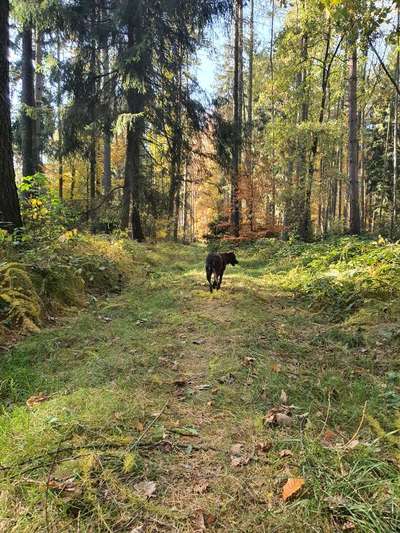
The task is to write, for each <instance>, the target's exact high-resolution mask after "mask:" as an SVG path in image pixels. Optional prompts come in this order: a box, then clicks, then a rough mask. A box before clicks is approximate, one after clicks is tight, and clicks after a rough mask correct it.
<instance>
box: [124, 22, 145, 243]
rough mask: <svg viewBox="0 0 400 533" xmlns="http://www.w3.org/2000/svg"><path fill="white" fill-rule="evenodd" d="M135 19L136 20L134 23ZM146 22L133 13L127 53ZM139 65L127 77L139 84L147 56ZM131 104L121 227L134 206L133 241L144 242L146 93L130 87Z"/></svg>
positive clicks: (130, 67)
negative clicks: (143, 183)
mask: <svg viewBox="0 0 400 533" xmlns="http://www.w3.org/2000/svg"><path fill="white" fill-rule="evenodd" d="M135 17H136V20H135ZM142 25H143V21H142V20H141V17H140V15H138V13H132V17H131V18H130V20H129V22H128V49H130V50H133V49H134V48H135V46H136V45H137V44H138V43H137V42H136V39H137V38H140V35H141V33H142V31H141V30H142ZM142 53H143V54H144V55H142V56H141V57H140V58H139V59H138V60H137V61H135V62H129V63H127V70H126V75H127V76H128V77H129V78H130V77H131V76H132V75H133V76H134V77H136V78H137V79H138V80H143V79H144V75H145V69H146V59H147V56H146V53H147V52H142ZM125 96H126V101H127V104H128V112H129V113H130V114H132V115H133V117H134V118H133V119H132V121H131V123H130V124H129V125H128V130H127V139H126V159H125V188H124V198H123V205H122V218H121V226H122V227H123V228H126V227H127V226H128V223H127V222H128V221H129V208H130V205H131V210H130V211H131V217H130V220H131V226H132V238H133V239H135V240H137V241H139V242H142V241H144V232H143V227H142V221H141V215H140V187H141V185H142V182H143V176H142V169H141V145H142V140H143V134H144V119H143V112H144V104H145V100H144V99H145V95H144V94H143V92H141V91H139V90H137V89H136V88H135V87H132V86H131V84H127V89H126V92H125Z"/></svg>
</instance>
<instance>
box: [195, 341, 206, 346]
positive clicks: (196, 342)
mask: <svg viewBox="0 0 400 533" xmlns="http://www.w3.org/2000/svg"><path fill="white" fill-rule="evenodd" d="M205 343H206V339H196V340H194V341H193V344H197V346H200V345H201V344H205Z"/></svg>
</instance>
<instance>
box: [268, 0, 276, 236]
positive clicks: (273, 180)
mask: <svg viewBox="0 0 400 533" xmlns="http://www.w3.org/2000/svg"><path fill="white" fill-rule="evenodd" d="M274 40H275V0H272V13H271V34H270V49H269V63H270V68H271V101H272V117H271V119H272V120H271V133H272V143H271V185H272V187H271V189H272V191H271V192H272V202H271V222H272V226H273V228H274V227H275V223H276V175H275V174H276V172H275V70H274Z"/></svg>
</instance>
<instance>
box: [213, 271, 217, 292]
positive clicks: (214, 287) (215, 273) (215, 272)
mask: <svg viewBox="0 0 400 533" xmlns="http://www.w3.org/2000/svg"><path fill="white" fill-rule="evenodd" d="M217 287H218V272H217V271H216V270H214V283H213V289H216V288H217Z"/></svg>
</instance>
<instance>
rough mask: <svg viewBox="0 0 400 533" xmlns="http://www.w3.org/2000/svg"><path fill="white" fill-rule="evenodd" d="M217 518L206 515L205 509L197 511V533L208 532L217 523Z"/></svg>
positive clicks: (195, 524)
mask: <svg viewBox="0 0 400 533" xmlns="http://www.w3.org/2000/svg"><path fill="white" fill-rule="evenodd" d="M215 520H216V519H215V516H213V515H212V514H210V513H206V512H205V511H203V509H197V510H196V511H195V514H194V528H195V531H196V532H199V531H206V529H207V528H209V527H210V526H212V525H213V524H214V523H215Z"/></svg>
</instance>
